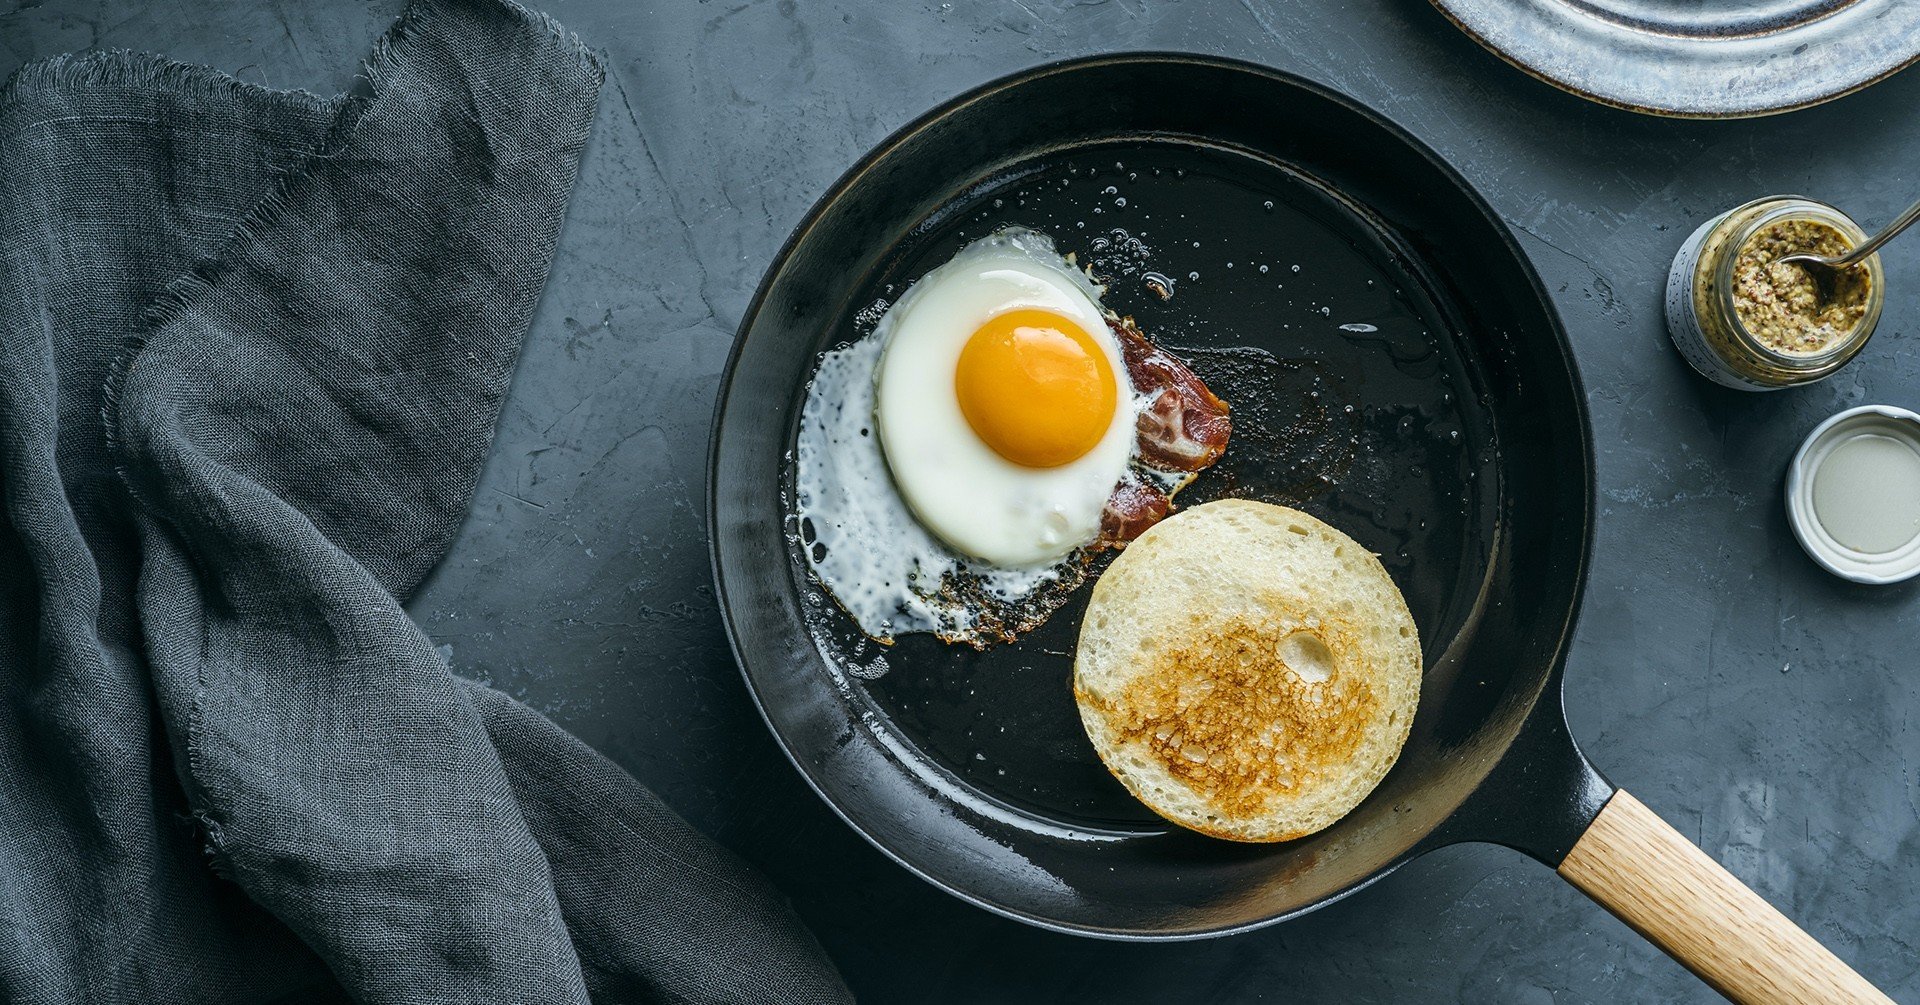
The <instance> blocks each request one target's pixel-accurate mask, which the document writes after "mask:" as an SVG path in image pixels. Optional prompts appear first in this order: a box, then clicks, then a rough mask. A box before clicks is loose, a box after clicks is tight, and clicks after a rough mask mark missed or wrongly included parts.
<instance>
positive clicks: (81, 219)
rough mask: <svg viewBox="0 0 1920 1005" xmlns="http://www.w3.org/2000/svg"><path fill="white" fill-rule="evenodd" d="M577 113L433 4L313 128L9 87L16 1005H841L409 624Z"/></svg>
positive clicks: (3, 945)
mask: <svg viewBox="0 0 1920 1005" xmlns="http://www.w3.org/2000/svg"><path fill="white" fill-rule="evenodd" d="M601 80H602V70H601V66H600V63H599V61H598V59H597V58H596V57H595V56H594V55H592V54H591V53H590V52H588V51H587V50H586V49H584V48H583V47H581V45H580V44H579V43H578V42H577V41H575V40H574V39H573V38H572V37H571V36H568V35H567V34H565V33H564V32H562V31H561V30H559V28H558V27H557V26H556V25H554V24H553V23H552V22H551V21H548V20H546V19H545V18H542V17H540V16H538V15H533V14H529V13H527V12H526V11H524V10H521V9H520V8H518V7H515V6H512V5H511V4H510V3H507V2H503V0H423V2H420V3H417V4H415V5H414V6H413V7H412V8H411V9H409V10H408V11H407V13H406V14H405V16H403V17H402V18H401V20H400V21H399V22H398V23H397V24H396V25H395V26H394V28H393V29H392V30H391V31H390V32H389V33H388V35H387V36H386V37H385V38H384V39H383V40H381V42H380V43H379V45H378V47H377V48H376V50H375V52H374V54H373V55H372V57H371V58H370V59H369V61H368V63H367V66H366V70H365V73H364V79H363V81H362V86H361V87H360V88H359V89H358V90H357V91H356V92H354V93H353V94H351V95H346V96H342V97H339V98H334V99H322V98H318V97H315V96H312V95H306V94H299V93H289V92H278V91H268V90H265V89H262V88H257V87H252V86H249V85H245V84H242V83H240V82H238V81H236V80H233V79H232V78H229V77H225V76H223V75H220V74H217V73H215V72H213V71H210V70H205V69H201V68H196V67H189V66H182V65H178V64H171V63H167V62H165V61H163V60H159V59H155V58H152V57H147V56H136V55H131V54H126V53H88V54H83V55H77V56H69V57H61V58H57V59H54V60H51V61H48V62H44V63H40V64H36V65H33V66H30V67H27V68H25V69H23V70H22V71H21V72H20V73H19V74H18V75H17V76H16V77H15V78H14V79H13V80H12V81H11V82H10V83H9V84H8V85H7V87H6V89H5V91H4V92H0V998H3V999H5V1000H8V1001H20V1002H80V1001H87V1002H229V1001H236V1002H238V1001H246V1002H258V1001H316V1000H319V1001H326V1000H340V999H343V998H344V999H350V1000H357V1001H364V1002H581V1001H588V1000H592V1001H596V1002H612V1001H639V1000H674V1001H840V1000H844V999H845V998H846V997H847V994H846V990H845V988H844V987H843V986H842V985H841V983H840V979H839V977H838V975H837V974H836V973H835V972H834V970H833V967H832V965H831V964H830V963H829V962H828V961H827V960H826V958H825V957H824V956H823V955H822V954H821V952H820V949H819V947H818V946H817V945H816V944H815V943H814V941H813V939H812V937H811V936H810V935H809V934H808V933H807V932H806V930H805V929H804V928H803V927H802V926H801V925H800V923H799V922H798V921H797V920H796V918H795V917H794V915H793V914H792V913H791V911H790V910H789V909H788V908H787V906H786V905H785V903H784V902H783V901H782V900H781V899H780V898H779V897H778V896H777V894H775V893H774V892H773V891H772V890H771V889H770V888H769V887H768V886H767V885H766V884H765V883H764V881H762V880H761V879H759V878H758V877H757V876H756V875H755V874H753V873H752V872H751V871H750V870H749V869H748V868H747V867H746V866H745V865H744V864H742V863H741V862H739V861H737V860H736V859H734V858H733V857H732V856H730V855H729V854H727V853H726V852H724V851H722V850H721V849H719V848H718V847H716V846H714V845H713V844H711V843H709V842H707V841H706V840H705V839H704V838H702V837H701V836H699V835H698V834H696V833H694V832H693V831H692V830H691V829H690V828H689V827H688V826H687V825H686V824H685V823H684V822H682V821H681V820H680V819H678V818H677V817H675V816H674V815H673V814H672V812H671V811H669V810H668V809H666V808H665V807H664V806H663V805H662V804H661V803H660V802H659V801H658V800H657V799H655V798H654V797H653V796H652V795H650V794H649V793H648V792H647V791H645V790H644V789H643V788H641V787H640V786H639V785H638V784H637V783H636V782H635V781H633V780H632V779H631V778H630V777H628V776H627V775H625V774H624V773H622V772H621V771H620V770H619V769H618V768H616V767H614V766H613V765H612V764H610V763H609V762H607V761H606V760H604V759H602V758H601V757H599V756H598V755H597V754H595V753H594V752H593V751H591V750H589V749H588V748H587V747H585V746H584V745H582V744H581V743H579V742H578V741H575V740H573V739H572V738H570V737H568V736H567V735H566V734H565V733H563V732H561V731H560V730H559V729H558V728H557V727H555V726H554V725H553V724H551V723H550V722H548V721H546V720H545V719H543V718H541V717H540V716H538V715H536V714H535V713H533V712H532V711H530V710H528V709H527V708H525V707H523V706H521V705H518V704H516V703H514V702H513V701H511V700H510V699H508V698H506V697H504V696H502V695H500V694H498V693H496V692H494V691H491V690H489V689H487V688H485V687H482V686H480V685H477V684H474V683H472V682H469V681H466V680H463V679H461V678H458V677H456V676H455V675H454V674H453V673H451V672H450V671H449V670H448V668H447V667H446V665H445V664H444V663H443V662H442V661H441V660H440V659H439V658H438V656H437V655H436V653H435V651H434V648H433V646H432V645H431V644H430V643H429V642H428V640H427V639H426V637H425V636H424V635H423V634H422V633H421V631H420V629H419V628H418V627H416V626H415V625H414V624H413V622H412V621H410V620H409V619H408V617H407V615H406V613H405V611H404V610H402V608H401V606H400V600H399V599H398V598H403V597H405V596H406V595H407V593H408V592H409V591H410V590H412V589H413V588H415V587H416V586H417V585H418V584H419V582H420V580H421V578H422V577H423V576H425V575H426V573H427V571H428V570H429V569H430V568H431V567H432V566H433V564H434V562H436V561H437V560H438V559H439V558H440V557H441V555H442V553H443V552H444V551H445V550H446V548H447V546H448V544H449V542H450V540H451V538H452V536H453V533H454V531H455V529H456V528H457V526H458V524H459V521H460V519H461V517H462V516H463V515H464V513H465V511H466V508H467V505H468V501H469V497H470V495H471V493H472V491H473V487H474V481H475V479H476V477H477V474H478V471H479V469H480V466H481V462H482V460H483V458H484V456H485V454H486V452H487V449H488V446H489V441H490V439H491V436H492V431H493V425H494V420H495V417H496V415H497V412H498V410H499V407H500V403H501V399H502V397H503V395H504V393H505V391H506V387H507V383H508V378H509V375H510V374H511V371H512V368H513V364H514V359H515V355H516V353H517V351H518V347H519V344H520V341H521V339H522V338H523V336H524V335H525V332H526V328H527V326H528V323H529V318H530V317H531V314H532V310H533V307H534V303H535V300H536V299H537V297H538V296H539V292H540V289H541V286H542V284H543V283H544V281H545V279H546V273H547V267H548V264H549V261H550V259H551V256H552V253H553V249H554V243H555V239H556V234H557V232H558V230H559V226H560V220H561V216H562V212H563V209H564V206H565V202H566V197H567V194H568V191H569V189H570V188H571V186H572V183H573V177H574V174H575V171H576V168H577V165H578V163H579V158H580V154H581V150H582V147H583V146H584V145H585V142H586V138H587V133H588V130H589V127H590V123H591V120H592V116H593V109H594V103H595V100H596V97H597V95H598V92H599V88H600V84H601Z"/></svg>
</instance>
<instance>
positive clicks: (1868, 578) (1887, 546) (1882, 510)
mask: <svg viewBox="0 0 1920 1005" xmlns="http://www.w3.org/2000/svg"><path fill="white" fill-rule="evenodd" d="M1787 522H1788V523H1789V524H1790V525H1792V527H1793V535H1794V537H1796V538H1798V539H1799V540H1800V547H1802V548H1805V549H1806V552H1807V554H1808V555H1809V556H1811V557H1812V558H1813V560H1814V561H1815V562H1818V563H1819V564H1820V566H1821V567H1822V568H1824V569H1826V570H1827V571H1828V572H1831V573H1833V574H1834V575H1836V576H1839V577H1841V578H1842V579H1849V580H1852V581H1853V582H1856V583H1873V584H1885V583H1898V582H1900V581H1902V580H1905V579H1910V578H1912V577H1913V576H1914V575H1916V574H1920V414H1915V413H1914V412H1911V411H1908V410H1907V409H1904V408H1896V407H1894V406H1892V405H1862V406H1860V407H1858V408H1849V409H1847V410H1846V411H1844V412H1840V413H1838V414H1836V415H1834V416H1832V417H1831V418H1829V419H1827V420H1826V421H1825V422H1822V423H1821V424H1820V425H1818V426H1815V427H1814V429H1813V432H1811V433H1809V434H1807V439H1806V442H1804V443H1802V444H1801V445H1800V450H1799V452H1798V453H1796V454H1794V456H1793V463H1792V465H1790V466H1789V467H1788V468H1787Z"/></svg>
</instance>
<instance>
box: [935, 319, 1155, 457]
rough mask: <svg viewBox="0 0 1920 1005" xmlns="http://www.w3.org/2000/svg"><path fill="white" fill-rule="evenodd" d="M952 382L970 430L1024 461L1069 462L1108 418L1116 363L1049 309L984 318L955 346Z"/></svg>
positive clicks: (1085, 448) (1095, 439)
mask: <svg viewBox="0 0 1920 1005" xmlns="http://www.w3.org/2000/svg"><path fill="white" fill-rule="evenodd" d="M953 385H954V391H955V393H956V394H957V395H958V396H959V399H960V413H961V414H962V415H964V416H966V418H967V424H968V425H970V426H972V427H973V431H974V433H975V434H976V435H977V436H979V437H980V439H981V440H982V441H983V442H984V443H986V445H987V446H989V447H991V448H993V452H994V453H996V454H999V455H1000V456H1001V457H1004V458H1006V459H1007V460H1009V461H1012V462H1013V463H1015V464H1019V465H1022V466H1025V467H1030V468H1053V467H1059V466H1060V465H1062V464H1066V463H1067V462H1069V461H1072V460H1074V459H1076V458H1078V457H1080V456H1081V455H1083V454H1085V453H1086V452H1087V451H1089V450H1092V449H1093V448H1094V446H1095V445H1096V444H1098V443H1099V442H1100V439H1101V437H1104V436H1105V435H1106V434H1107V428H1108V427H1109V426H1111V425H1112V424H1113V415H1114V405H1115V402H1116V393H1117V392H1116V391H1115V388H1114V379H1113V364H1112V363H1111V362H1110V361H1109V360H1108V358H1107V354H1106V352H1105V351H1104V350H1102V349H1101V347H1100V344H1099V343H1097V342H1095V341H1094V340H1093V336H1092V335H1089V334H1087V332H1086V331H1085V330H1084V329H1082V328H1081V327H1080V326H1079V325H1078V324H1075V323H1074V322H1073V321H1072V320H1070V319H1068V318H1065V317H1062V316H1061V315H1058V314H1055V313H1053V312H1052V311H1045V310H1017V311H1009V312H1007V313H1005V314H1000V315H996V316H995V317H993V318H990V319H988V321H987V323H986V324H983V325H981V326H980V328H979V330H977V331H975V332H974V333H973V337H972V338H969V339H968V340H967V344H966V346H965V347H964V348H962V349H961V350H960V363H959V366H958V367H957V368H956V369H955V372H954V381H953Z"/></svg>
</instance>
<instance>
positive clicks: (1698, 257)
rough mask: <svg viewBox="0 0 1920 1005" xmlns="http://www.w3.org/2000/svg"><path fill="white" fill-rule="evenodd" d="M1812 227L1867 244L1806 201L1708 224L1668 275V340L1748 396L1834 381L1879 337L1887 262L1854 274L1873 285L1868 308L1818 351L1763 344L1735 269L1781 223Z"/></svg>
mask: <svg viewBox="0 0 1920 1005" xmlns="http://www.w3.org/2000/svg"><path fill="white" fill-rule="evenodd" d="M1792 221H1809V222H1812V223H1816V224H1825V225H1826V226H1828V227H1831V228H1833V229H1834V230H1836V231H1838V232H1839V233H1840V235H1841V237H1842V238H1843V239H1844V241H1845V243H1846V245H1847V247H1849V248H1853V247H1857V246H1859V244H1860V243H1861V242H1863V241H1865V240H1866V239H1867V235H1866V234H1865V233H1864V232H1863V231H1861V229H1860V225H1859V224H1857V223H1854V222H1853V220H1852V219H1850V218H1849V217H1848V216H1847V215H1846V214H1845V213H1842V212H1840V211H1839V210H1837V209H1835V208H1833V207H1832V206H1828V205H1826V204H1825V203H1819V202H1814V201H1813V200H1811V199H1804V198H1801V197H1800V196H1791V195H1788V196H1769V197H1768V198H1765V199H1756V200H1754V201H1753V202H1750V203H1747V204H1746V205H1744V206H1738V207H1735V208H1733V209H1730V210H1728V211H1726V212H1725V213H1722V214H1720V215H1719V216H1716V217H1714V218H1713V219H1711V220H1708V221H1707V222H1706V223H1703V224H1701V225H1700V229H1698V230H1696V231H1694V232H1693V236H1691V237H1689V238H1687V243H1686V244H1684V245H1682V246H1681V247H1680V253H1679V254H1678V255H1676V256H1674V259H1673V269H1672V271H1670V272H1669V273H1668V274H1667V333H1668V334H1669V335H1671V336H1672V337H1673V344H1674V345H1675V346H1676V347H1677V348H1678V349H1679V350H1680V355H1682V356H1684V357H1686V360H1687V362H1688V363H1690V364H1692V366H1693V368H1694V369H1695V370H1698V371H1700V373H1701V374H1702V375H1704V376H1705V377H1707V378H1708V379H1710V380H1712V381H1714V382H1716V383H1720V384H1724V385H1726V386H1728V387H1733V388H1739V389H1740V390H1743V391H1775V390H1779V389H1780V388H1783V387H1795V386H1798V385H1801V384H1809V383H1812V382H1814V381H1816V380H1820V379H1822V378H1824V377H1827V376H1829V375H1831V374H1832V373H1833V372H1834V371H1836V370H1838V369H1840V368H1841V367H1842V366H1845V365H1846V364H1847V361H1848V360H1851V359H1853V357H1854V356H1856V355H1858V354H1859V352H1860V350H1861V348H1863V347H1864V346H1865V345H1866V344H1867V339H1868V338H1870V337H1872V335H1873V328H1874V325H1875V324H1877V323H1878V322H1879V320H1880V307H1881V304H1882V303H1883V301H1884V300H1885V283H1884V277H1883V275H1882V273H1881V269H1880V256H1879V255H1878V254H1875V255H1872V256H1871V257H1869V258H1868V259H1867V260H1866V261H1865V262H1862V263H1861V264H1859V265H1856V266H1854V267H1853V271H1856V272H1859V273H1863V274H1864V277H1865V287H1866V290H1865V294H1864V295H1865V304H1864V305H1863V310H1862V312H1861V314H1860V316H1859V318H1858V319H1857V320H1855V321H1854V322H1853V323H1852V326H1851V327H1850V328H1848V329H1847V330H1846V331H1844V332H1843V333H1842V334H1840V335H1838V336H1836V337H1834V338H1832V339H1830V340H1828V341H1827V342H1825V343H1824V344H1822V345H1820V346H1819V347H1818V348H1817V349H1813V350H1811V351H1785V350H1781V349H1777V348H1775V347H1773V346H1771V345H1769V344H1767V343H1766V342H1765V341H1763V340H1762V339H1760V338H1758V337H1756V336H1755V335H1754V334H1753V333H1752V332H1750V331H1748V330H1747V327H1746V326H1745V325H1743V324H1742V323H1741V320H1740V314H1739V311H1738V309H1737V308H1736V306H1735V292H1736V290H1735V266H1736V263H1737V262H1738V259H1739V257H1740V254H1741V252H1742V250H1743V249H1745V248H1746V247H1747V244H1748V242H1749V241H1751V240H1753V238H1754V237H1755V236H1756V235H1758V234H1760V232H1761V231H1762V230H1764V229H1766V228H1768V227H1771V226H1772V225H1774V224H1776V223H1784V222H1792Z"/></svg>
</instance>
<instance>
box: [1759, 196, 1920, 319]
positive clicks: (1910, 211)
mask: <svg viewBox="0 0 1920 1005" xmlns="http://www.w3.org/2000/svg"><path fill="white" fill-rule="evenodd" d="M1915 220H1920V202H1916V203H1914V204H1913V205H1911V206H1908V207H1907V211H1906V212H1904V213H1902V214H1900V216H1899V217H1898V218H1897V219H1895V220H1894V221H1893V222H1892V223H1889V224H1887V225H1886V226H1885V227H1883V228H1881V230H1880V233H1878V234H1875V235H1873V236H1872V237H1869V238H1867V240H1866V242H1865V243H1863V244H1861V245H1860V246H1859V247H1857V248H1855V249H1853V250H1852V251H1849V252H1847V253H1846V254H1844V255H1808V254H1798V255H1783V256H1781V257H1780V258H1777V259H1774V264H1775V265H1788V264H1797V265H1799V266H1800V267H1801V268H1803V269H1805V270H1806V272H1807V276H1808V277H1809V278H1811V279H1812V280H1813V285H1814V286H1815V288H1816V289H1817V290H1818V291H1819V297H1820V299H1821V301H1823V302H1824V301H1828V300H1832V299H1833V287H1834V283H1835V281H1836V280H1838V279H1839V277H1840V273H1841V272H1843V271H1845V270H1847V269H1851V268H1853V267H1854V266H1856V265H1859V264H1860V263H1861V262H1864V261H1866V260H1867V256H1869V255H1871V254H1873V253H1874V252H1876V251H1879V250H1880V246H1881V245H1883V244H1885V243H1887V242H1888V241H1891V240H1893V239H1894V237H1895V236H1896V235H1898V234H1899V233H1900V232H1901V231H1903V230H1905V229H1907V228H1908V227H1910V226H1912V225H1913V221H1915Z"/></svg>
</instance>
